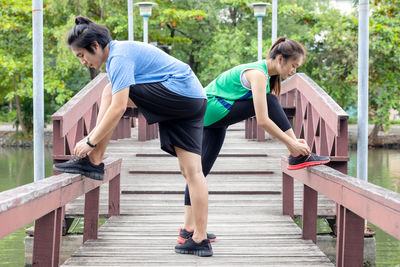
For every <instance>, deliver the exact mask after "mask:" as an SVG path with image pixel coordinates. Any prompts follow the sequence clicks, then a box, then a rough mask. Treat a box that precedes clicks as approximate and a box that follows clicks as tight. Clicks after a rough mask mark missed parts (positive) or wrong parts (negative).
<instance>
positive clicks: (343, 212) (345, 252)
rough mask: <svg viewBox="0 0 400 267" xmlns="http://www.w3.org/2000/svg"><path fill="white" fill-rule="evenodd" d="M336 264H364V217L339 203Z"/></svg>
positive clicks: (342, 266) (343, 265) (340, 265)
mask: <svg viewBox="0 0 400 267" xmlns="http://www.w3.org/2000/svg"><path fill="white" fill-rule="evenodd" d="M336 221H337V222H336V223H337V231H338V233H337V242H336V266H337V267H345V266H355V267H357V266H360V267H362V266H363V261H364V258H363V256H364V223H365V222H364V219H363V218H361V217H360V216H358V215H357V214H355V213H353V212H352V211H350V210H348V209H346V208H345V207H343V206H341V205H338V208H337V219H336Z"/></svg>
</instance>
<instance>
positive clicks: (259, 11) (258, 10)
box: [249, 2, 271, 60]
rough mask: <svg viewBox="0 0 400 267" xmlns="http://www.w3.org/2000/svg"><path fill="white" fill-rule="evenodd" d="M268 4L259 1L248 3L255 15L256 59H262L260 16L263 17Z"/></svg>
mask: <svg viewBox="0 0 400 267" xmlns="http://www.w3.org/2000/svg"><path fill="white" fill-rule="evenodd" d="M270 5H271V4H268V3H261V2H259V3H252V4H249V7H252V8H253V9H254V16H256V17H257V29H258V30H257V32H258V34H257V38H258V57H257V59H258V60H261V59H262V18H263V17H265V12H266V11H267V6H270Z"/></svg>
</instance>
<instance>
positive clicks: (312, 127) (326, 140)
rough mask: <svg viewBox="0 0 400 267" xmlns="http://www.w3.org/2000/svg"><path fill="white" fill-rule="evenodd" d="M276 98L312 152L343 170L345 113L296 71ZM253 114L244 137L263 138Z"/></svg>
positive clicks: (309, 80) (314, 84)
mask: <svg viewBox="0 0 400 267" xmlns="http://www.w3.org/2000/svg"><path fill="white" fill-rule="evenodd" d="M280 102H281V105H282V107H283V108H284V110H285V112H286V115H287V116H288V118H289V121H290V122H291V124H292V127H293V130H294V133H295V134H296V136H297V138H303V139H305V140H306V141H307V143H308V145H309V146H310V148H311V150H312V152H314V153H317V154H319V155H324V156H330V158H331V163H330V166H332V167H333V168H335V169H337V170H340V171H341V172H343V173H347V161H348V160H349V158H348V148H347V120H348V115H347V113H346V112H345V111H344V110H343V109H342V108H341V107H340V106H339V105H338V104H337V103H336V102H335V101H334V100H333V99H332V98H331V97H330V96H329V95H328V94H327V93H326V92H325V91H324V90H323V89H322V88H321V87H319V86H318V85H317V84H316V83H315V82H313V80H311V79H310V78H309V77H308V76H307V75H305V74H304V73H298V74H296V75H294V76H292V77H290V78H289V79H287V80H285V81H284V82H283V83H282V88H281V96H280ZM264 134H265V133H264V130H263V129H261V128H259V127H257V122H256V119H255V118H251V119H249V120H247V121H246V138H251V139H257V140H258V141H262V140H264V138H265V137H264Z"/></svg>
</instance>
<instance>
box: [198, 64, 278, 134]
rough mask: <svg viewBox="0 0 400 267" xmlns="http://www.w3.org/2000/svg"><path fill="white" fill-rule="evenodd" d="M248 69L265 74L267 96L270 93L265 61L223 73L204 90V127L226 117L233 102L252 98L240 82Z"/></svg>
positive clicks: (240, 66)
mask: <svg viewBox="0 0 400 267" xmlns="http://www.w3.org/2000/svg"><path fill="white" fill-rule="evenodd" d="M250 69H259V70H261V71H262V72H264V73H265V75H266V76H267V79H268V83H267V94H268V93H269V92H270V88H269V76H268V70H267V64H266V61H265V60H260V61H257V62H253V63H248V64H243V65H239V66H236V67H234V68H232V69H230V70H227V71H225V72H223V73H222V74H221V75H219V76H218V77H217V78H216V79H215V80H214V81H212V82H211V83H210V84H209V85H207V87H206V88H205V90H206V94H207V99H208V102H207V110H206V114H205V116H204V126H209V125H211V124H213V123H215V122H217V121H219V120H221V119H222V118H224V117H225V116H226V115H228V113H229V111H230V108H231V106H232V105H233V103H234V102H235V101H237V100H241V99H252V98H253V95H252V92H251V90H249V89H247V88H245V87H243V85H242V83H241V80H240V78H241V75H242V73H243V72H244V71H246V70H250Z"/></svg>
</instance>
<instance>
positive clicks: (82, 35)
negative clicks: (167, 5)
mask: <svg viewBox="0 0 400 267" xmlns="http://www.w3.org/2000/svg"><path fill="white" fill-rule="evenodd" d="M110 41H111V35H110V32H109V31H108V29H107V28H106V27H104V26H101V25H99V24H97V23H94V22H93V21H91V20H90V19H88V18H86V17H81V16H78V17H76V18H75V26H74V27H73V28H72V29H71V30H70V32H69V34H68V45H69V46H70V47H78V48H85V49H86V50H88V51H89V53H92V54H94V50H93V42H97V43H99V45H101V47H102V48H103V49H104V47H106V46H107V44H108V43H109V42H110Z"/></svg>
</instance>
